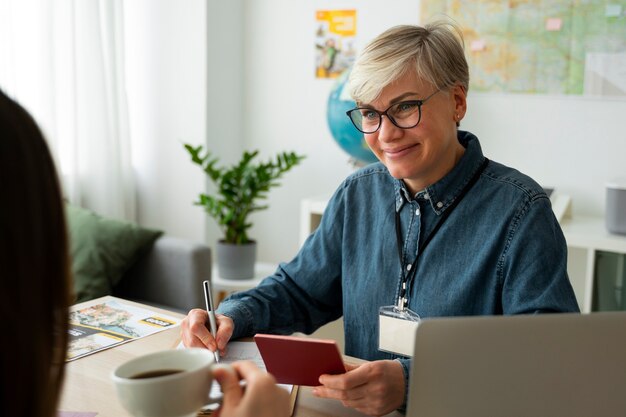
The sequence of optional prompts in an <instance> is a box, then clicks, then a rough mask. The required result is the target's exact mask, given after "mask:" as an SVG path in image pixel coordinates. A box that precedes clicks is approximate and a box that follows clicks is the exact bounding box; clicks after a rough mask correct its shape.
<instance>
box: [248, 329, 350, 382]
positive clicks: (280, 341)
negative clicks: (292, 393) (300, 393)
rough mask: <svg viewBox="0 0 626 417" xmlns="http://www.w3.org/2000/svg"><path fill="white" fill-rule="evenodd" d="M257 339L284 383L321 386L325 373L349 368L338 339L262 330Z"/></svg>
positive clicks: (270, 369) (269, 365)
mask: <svg viewBox="0 0 626 417" xmlns="http://www.w3.org/2000/svg"><path fill="white" fill-rule="evenodd" d="M254 341H255V342H256V344H257V346H258V348H259V352H260V353H261V357H262V358H263V362H265V367H266V368H267V371H268V372H269V373H271V374H272V375H274V378H276V381H278V383H280V384H292V385H308V386H317V385H320V383H319V377H320V375H322V374H331V375H337V374H343V373H345V372H346V368H345V366H344V364H343V359H342V358H341V353H339V348H338V347H337V343H336V342H335V341H334V340H326V339H312V338H306V337H294V336H277V335H271V334H262V333H258V334H257V335H256V336H254Z"/></svg>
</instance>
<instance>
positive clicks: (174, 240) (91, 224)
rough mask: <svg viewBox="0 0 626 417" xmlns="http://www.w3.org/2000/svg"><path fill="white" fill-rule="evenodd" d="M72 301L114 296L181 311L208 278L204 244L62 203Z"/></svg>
mask: <svg viewBox="0 0 626 417" xmlns="http://www.w3.org/2000/svg"><path fill="white" fill-rule="evenodd" d="M65 211H66V218H67V225H68V235H69V241H70V257H71V263H72V265H71V269H72V271H71V272H72V281H73V296H74V302H84V301H88V300H91V299H94V298H98V297H102V296H105V295H113V296H116V297H120V298H126V299H129V300H133V301H138V302H142V303H145V304H149V305H152V306H156V307H163V308H167V309H170V310H175V311H178V312H183V313H186V312H187V311H189V310H190V309H192V308H195V307H200V308H202V307H204V292H203V289H202V281H204V280H210V279H211V250H210V248H209V247H208V246H206V245H204V244H203V243H199V242H193V241H191V240H188V239H182V238H178V237H173V236H169V235H166V234H164V233H163V232H162V231H161V230H156V229H151V228H146V227H143V226H140V225H138V224H136V223H133V222H127V221H121V220H117V219H112V218H107V217H104V216H101V215H99V214H97V213H95V212H93V211H91V210H88V209H85V208H82V207H79V206H75V205H72V204H69V203H67V204H66V209H65Z"/></svg>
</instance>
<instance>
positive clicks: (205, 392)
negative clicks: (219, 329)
mask: <svg viewBox="0 0 626 417" xmlns="http://www.w3.org/2000/svg"><path fill="white" fill-rule="evenodd" d="M218 366H219V367H226V368H229V369H231V370H232V368H231V367H229V366H228V365H217V364H215V356H214V355H213V353H212V352H211V351H209V350H206V349H199V348H191V349H172V350H164V351H160V352H155V353H150V354H147V355H143V356H140V357H137V358H135V359H132V360H130V361H128V362H126V363H123V364H122V365H120V366H118V367H117V368H116V369H115V370H114V371H113V373H112V375H111V378H112V380H113V382H114V383H115V387H116V389H117V395H118V398H119V401H120V403H121V404H122V406H123V407H124V408H125V409H126V410H127V411H128V412H129V413H131V414H132V415H133V416H136V417H187V416H189V417H195V416H196V415H197V412H198V411H199V410H200V409H201V408H202V407H203V406H205V405H207V404H212V403H216V402H219V401H221V398H210V397H209V392H210V390H211V384H212V383H213V370H214V369H215V368H216V367H218Z"/></svg>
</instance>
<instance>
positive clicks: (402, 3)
mask: <svg viewBox="0 0 626 417" xmlns="http://www.w3.org/2000/svg"><path fill="white" fill-rule="evenodd" d="M391 4H393V7H390V5H391ZM245 5H246V8H245V13H246V20H245V55H244V61H245V102H244V105H245V109H246V114H247V117H246V119H245V125H244V137H245V142H244V145H245V147H246V148H248V149H257V148H258V149H260V150H261V153H262V154H263V155H264V157H265V158H267V157H269V156H271V155H273V154H274V153H276V152H278V151H283V150H295V151H297V152H299V153H303V154H305V155H306V156H307V159H306V160H305V161H304V162H303V163H302V164H301V165H299V166H297V167H295V168H294V169H293V170H292V171H290V172H288V173H287V174H286V175H285V178H284V180H283V181H282V186H281V187H279V188H275V189H273V190H272V191H271V192H270V195H269V204H270V208H269V209H268V210H266V211H263V212H259V213H256V214H253V218H252V220H253V221H254V223H255V226H254V227H253V229H252V230H251V233H250V235H251V236H252V237H254V238H256V240H257V241H258V243H259V245H258V251H259V252H258V256H259V259H260V260H262V261H267V262H280V261H286V260H289V259H291V258H292V257H293V256H294V255H295V253H296V252H297V249H298V244H299V236H298V234H299V215H300V200H301V199H302V198H305V197H310V196H316V195H320V194H331V193H332V192H333V191H334V190H335V188H336V187H337V186H338V185H339V183H340V182H341V181H342V180H343V179H344V177H345V176H346V175H348V174H349V173H350V172H351V171H352V167H351V166H350V165H349V164H348V159H349V155H348V154H346V153H344V151H342V150H341V149H340V148H339V146H338V145H336V144H335V142H334V141H333V139H332V136H331V134H330V131H329V130H328V127H327V124H326V101H327V99H328V94H329V92H330V90H331V88H332V86H333V83H334V81H332V80H323V79H316V78H315V77H314V76H315V71H314V68H315V62H314V56H315V29H316V25H315V11H316V10H319V9H324V8H328V9H341V8H355V9H357V10H358V11H357V37H358V39H357V43H356V46H357V48H360V47H361V46H362V45H363V44H364V43H366V42H367V41H368V40H369V39H371V38H372V37H374V36H375V35H377V34H378V33H379V32H382V31H383V30H385V29H387V28H388V27H389V26H391V25H394V24H401V23H413V24H415V23H417V22H418V17H419V15H418V12H419V7H418V5H419V1H417V0H394V1H393V2H392V3H391V2H382V1H358V2H357V1H312V0H308V1H293V0H264V1H249V2H245Z"/></svg>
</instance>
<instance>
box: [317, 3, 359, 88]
mask: <svg viewBox="0 0 626 417" xmlns="http://www.w3.org/2000/svg"><path fill="white" fill-rule="evenodd" d="M316 23H317V30H316V36H315V39H316V40H315V50H316V59H315V66H316V68H315V76H316V77H317V78H336V77H338V76H339V74H341V73H342V72H343V71H344V70H345V69H346V68H348V67H350V66H351V65H352V63H353V62H354V59H355V58H356V51H355V49H354V38H355V36H356V10H318V11H317V12H316Z"/></svg>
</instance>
